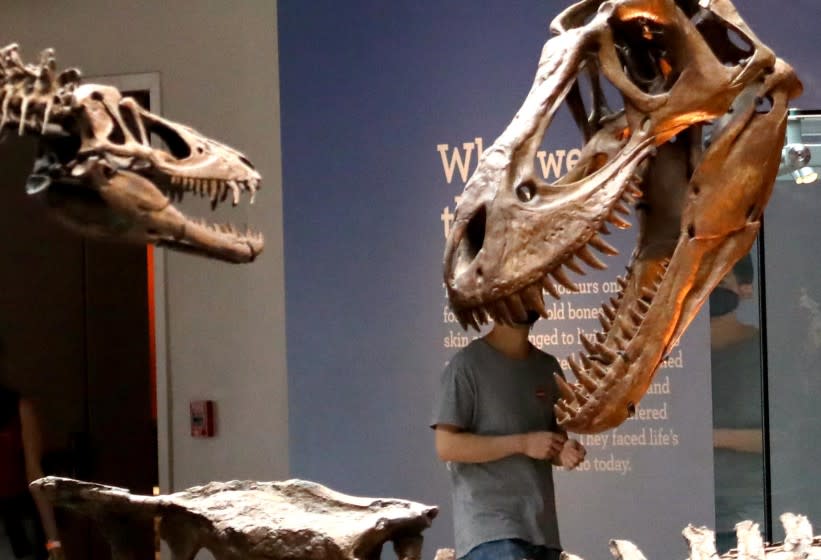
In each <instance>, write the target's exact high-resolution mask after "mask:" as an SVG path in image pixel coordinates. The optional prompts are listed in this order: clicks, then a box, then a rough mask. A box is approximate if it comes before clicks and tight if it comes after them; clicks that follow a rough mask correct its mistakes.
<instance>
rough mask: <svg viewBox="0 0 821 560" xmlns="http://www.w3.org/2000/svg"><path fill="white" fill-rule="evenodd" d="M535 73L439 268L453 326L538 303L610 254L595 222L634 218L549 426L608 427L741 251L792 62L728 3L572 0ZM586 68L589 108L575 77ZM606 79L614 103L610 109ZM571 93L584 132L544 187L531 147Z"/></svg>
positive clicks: (758, 203)
mask: <svg viewBox="0 0 821 560" xmlns="http://www.w3.org/2000/svg"><path fill="white" fill-rule="evenodd" d="M552 29H553V31H554V32H555V33H556V34H557V36H555V37H553V38H551V39H550V40H549V41H548V42H547V43H546V44H545V47H544V49H543V51H542V56H541V59H540V61H539V67H538V70H537V73H536V79H535V81H534V84H533V87H532V88H531V90H530V93H529V94H528V96H527V98H526V99H525V101H524V104H523V105H522V107H521V108H520V110H519V111H518V113H517V114H516V116H515V117H514V119H513V121H512V122H511V123H510V125H509V126H508V127H507V129H506V130H505V131H504V132H503V133H502V135H501V136H500V137H499V138H498V139H497V140H496V142H495V143H494V144H493V145H492V146H491V147H489V148H488V149H487V150H486V151H485V152H484V154H482V157H481V159H480V161H479V164H478V166H477V169H476V171H475V172H474V174H473V176H472V177H471V178H470V180H469V181H468V183H467V185H466V186H465V190H464V193H463V195H462V198H461V201H460V203H459V205H458V206H457V210H456V215H455V219H454V223H453V227H452V229H451V234H450V236H449V238H448V241H447V245H446V247H445V282H446V285H447V289H448V297H449V299H450V302H451V306H452V308H453V310H454V312H455V313H456V315H457V317H459V320H460V322H461V323H462V325H463V326H464V327H467V326H474V327H477V328H478V325H480V324H482V323H485V322H487V321H488V320H490V319H492V320H495V321H499V322H502V323H513V322H516V321H523V320H524V319H525V318H526V315H527V311H528V310H533V311H537V312H539V313H540V314H541V315H542V316H546V311H545V307H544V301H543V290H546V291H547V292H549V293H550V294H552V295H553V296H555V297H558V295H559V294H558V290H557V289H556V284H560V285H562V286H564V287H565V288H567V289H569V290H574V289H576V286H575V284H574V283H573V281H572V280H571V278H570V277H569V276H568V274H567V270H571V271H574V272H577V273H583V272H584V268H583V267H584V265H587V266H591V267H594V268H604V267H605V266H606V265H605V264H604V263H603V262H602V261H601V260H600V259H599V257H598V256H596V254H595V253H594V252H593V251H592V249H595V250H596V251H597V252H600V253H604V254H614V253H615V252H616V251H615V249H614V248H613V247H611V246H610V245H609V244H608V243H607V242H606V241H605V240H604V237H603V236H604V235H606V234H607V233H608V229H607V228H608V225H615V226H616V227H628V226H629V225H630V224H629V222H628V221H627V220H626V219H625V217H624V215H627V214H629V213H630V207H634V209H635V211H636V212H637V214H638V216H639V222H640V232H639V240H638V246H637V248H636V250H635V252H634V254H633V258H632V261H631V263H630V266H629V268H628V273H627V276H626V277H625V278H619V283H620V285H621V287H622V291H621V293H620V294H619V295H618V296H617V297H615V298H613V299H611V301H610V302H608V303H605V304H604V307H603V314H602V327H603V330H602V332H601V333H598V336H597V338H596V341H595V342H591V341H588V340H587V339H585V338H584V337H582V342H583V343H584V344H585V352H583V353H582V354H581V355H580V356H579V359H578V360H576V359H572V358H571V359H570V360H569V363H570V364H571V367H572V369H573V371H574V373H575V375H576V377H577V380H578V382H577V383H574V384H568V383H566V382H564V381H563V380H561V379H559V381H558V382H559V385H560V389H561V391H562V395H563V398H562V400H561V401H560V402H559V403H558V405H557V406H556V415H557V417H558V419H559V422H560V424H561V425H562V426H563V427H564V428H565V429H568V430H571V431H576V432H598V431H602V430H605V429H607V428H611V427H614V426H617V425H619V424H620V423H621V422H623V421H624V420H625V419H627V418H628V417H629V416H630V415H631V414H632V412H633V411H634V409H635V405H636V404H637V403H638V402H639V400H640V399H641V397H642V396H643V395H644V393H645V392H646V390H647V388H648V387H649V385H650V382H651V380H652V378H653V375H654V374H655V372H656V370H657V369H658V367H659V365H660V364H661V362H662V360H663V359H664V357H665V356H666V355H667V354H668V353H669V351H670V349H671V348H672V347H673V345H674V344H675V343H676V341H677V340H678V339H679V337H680V336H681V335H682V333H683V332H684V330H685V329H686V327H687V325H688V324H689V323H690V321H691V320H692V319H693V317H694V316H695V314H696V313H697V311H698V310H699V308H700V307H701V305H702V303H703V302H704V300H705V299H706V298H707V296H708V294H709V292H710V291H711V290H712V288H713V287H714V286H715V285H716V284H717V283H718V282H719V281H720V279H721V278H722V277H723V276H724V275H725V273H726V272H727V271H728V270H729V269H730V267H731V266H732V265H733V263H734V262H735V261H736V260H738V259H739V258H740V257H741V256H742V255H744V254H745V253H746V252H748V251H749V248H750V246H751V244H752V243H753V241H754V239H755V236H756V234H757V232H758V230H759V227H760V221H759V220H760V217H761V214H762V212H763V210H764V206H765V205H766V203H767V201H768V199H769V196H770V193H771V191H772V185H773V183H774V180H775V177H776V174H777V170H778V165H779V161H780V148H781V146H782V144H783V141H784V130H785V126H786V117H787V102H788V100H789V99H791V98H793V97H795V96H797V95H798V94H799V93H800V91H801V84H800V82H799V81H798V79H797V77H796V76H795V74H794V72H793V70H792V69H791V68H790V67H789V66H788V65H787V64H786V63H784V62H783V61H782V60H781V59H777V58H776V57H775V55H774V54H773V53H772V51H770V50H769V49H768V48H767V47H766V46H764V45H763V44H762V43H761V42H760V41H759V40H758V38H757V37H756V36H755V35H754V34H753V33H752V31H751V30H750V29H749V28H748V27H747V25H746V24H745V23H744V22H743V20H742V19H741V18H740V16H739V15H738V13H737V12H736V10H735V8H734V7H733V5H732V4H731V2H730V1H729V0H701V1H696V0H610V1H604V0H585V1H582V2H578V3H577V4H575V5H573V6H572V7H570V8H569V9H567V10H566V11H564V12H563V13H562V14H560V15H559V16H558V17H557V18H556V19H555V20H554V21H553V24H552ZM584 76H587V79H588V82H589V85H590V90H591V92H592V105H591V110H590V112H589V114H588V112H587V111H586V109H585V105H584V102H583V100H582V95H581V87H580V82H581V81H582V79H583V77H584ZM602 77H604V78H605V79H607V80H609V81H610V83H611V84H612V85H613V86H615V88H616V89H618V91H619V92H620V93H621V96H622V99H623V103H624V108H623V109H622V110H620V111H617V112H614V111H611V110H610V109H609V108H608V107H607V103H606V100H605V94H604V88H603V87H602V86H601V84H600V81H601V79H602ZM565 100H566V101H567V103H568V105H569V107H570V109H571V112H572V114H573V116H574V119H575V121H576V123H577V124H578V125H579V127H580V128H581V130H582V132H583V135H584V138H585V142H586V144H585V146H584V148H583V150H582V156H581V159H580V161H579V163H578V165H577V166H576V167H575V168H574V169H573V170H571V171H570V172H569V173H568V175H566V176H565V177H563V178H561V179H559V180H558V181H556V182H555V183H553V184H547V183H545V182H544V181H542V180H541V179H540V178H539V177H537V175H536V173H535V171H534V156H535V153H536V150H537V149H538V147H539V145H540V142H541V140H542V137H543V136H544V134H545V132H546V130H547V128H548V126H549V125H550V122H551V120H552V117H553V115H554V113H555V112H556V111H557V109H558V108H559V107H560V106H561V105H562V103H563V102H564V101H565Z"/></svg>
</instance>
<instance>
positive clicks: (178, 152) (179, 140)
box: [143, 114, 202, 160]
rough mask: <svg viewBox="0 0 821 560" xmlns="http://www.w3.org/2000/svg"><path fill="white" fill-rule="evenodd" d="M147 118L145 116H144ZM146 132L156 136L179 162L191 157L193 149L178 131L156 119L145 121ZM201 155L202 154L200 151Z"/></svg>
mask: <svg viewBox="0 0 821 560" xmlns="http://www.w3.org/2000/svg"><path fill="white" fill-rule="evenodd" d="M143 117H145V114H143ZM144 122H145V125H146V126H145V129H146V132H147V133H148V134H149V135H150V134H156V135H157V136H158V137H159V138H160V139H161V140H162V141H163V143H164V144H165V146H166V147H167V148H168V153H169V154H171V155H172V156H173V157H174V158H176V159H178V160H184V159H187V158H189V157H191V153H192V148H191V146H190V145H189V143H188V142H186V140H185V139H184V138H183V137H182V136H180V135H179V134H178V133H177V131H176V130H174V129H173V128H171V127H169V126H166V125H165V124H164V123H162V122H160V121H158V120H155V119H144ZM199 153H202V151H200V152H199Z"/></svg>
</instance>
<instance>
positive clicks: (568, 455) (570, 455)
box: [553, 439, 587, 470]
mask: <svg viewBox="0 0 821 560" xmlns="http://www.w3.org/2000/svg"><path fill="white" fill-rule="evenodd" d="M586 455H587V449H585V448H584V446H583V445H582V444H581V442H579V441H578V440H575V439H568V440H567V441H566V442H565V443H564V446H563V447H562V450H561V452H560V453H559V454H558V455H557V456H556V457H555V458H554V459H553V464H554V465H556V466H557V467H564V468H565V469H567V470H573V469H575V468H576V467H578V466H579V465H580V464H581V463H582V461H584V458H585V456H586Z"/></svg>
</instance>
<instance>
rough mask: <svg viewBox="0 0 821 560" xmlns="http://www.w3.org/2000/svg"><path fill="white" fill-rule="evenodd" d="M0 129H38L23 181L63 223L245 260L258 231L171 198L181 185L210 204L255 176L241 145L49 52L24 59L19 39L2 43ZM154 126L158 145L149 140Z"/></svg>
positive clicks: (256, 246)
mask: <svg viewBox="0 0 821 560" xmlns="http://www.w3.org/2000/svg"><path fill="white" fill-rule="evenodd" d="M0 88H1V89H0V95H2V98H1V99H2V101H0V111H2V116H0V128H5V129H12V130H14V131H15V132H17V133H18V134H21V135H22V134H31V135H36V136H38V137H39V139H40V147H41V150H40V151H41V154H40V156H39V157H38V159H37V161H36V162H35V165H34V171H33V172H32V174H31V175H30V177H29V179H28V182H27V190H28V192H29V193H30V194H32V195H34V196H38V197H40V198H42V199H43V200H44V201H45V202H46V204H47V205H48V206H49V208H51V209H52V211H53V212H54V214H55V215H56V216H57V217H58V219H60V221H62V222H63V223H64V224H65V225H66V226H68V227H69V228H71V229H74V230H76V231H79V232H80V233H82V234H84V235H88V236H91V237H96V238H102V239H115V240H117V239H119V240H125V241H131V242H136V243H154V244H157V245H160V246H165V247H169V248H172V249H177V250H182V251H186V252H192V253H197V254H200V255H204V256H207V257H211V258H216V259H221V260H226V261H230V262H248V261H252V260H253V259H254V258H255V257H256V256H257V255H258V254H259V253H260V252H261V251H262V248H263V240H262V237H261V236H260V235H258V234H255V233H252V232H250V231H245V232H240V231H238V230H237V229H236V228H234V227H233V226H230V225H213V224H208V223H206V222H204V221H201V220H192V219H190V218H188V217H187V216H185V215H184V214H183V213H182V212H180V211H179V210H177V209H176V208H175V207H174V206H173V205H172V204H171V200H177V201H179V200H182V198H183V195H184V194H185V193H187V192H190V193H194V194H198V195H200V196H202V197H207V198H208V199H210V201H211V205H212V208H215V207H216V206H217V204H218V203H219V202H222V201H224V200H226V199H227V198H229V197H230V198H231V201H232V203H233V204H234V205H237V204H238V203H239V200H240V195H241V194H242V193H249V194H250V196H251V200H252V201H253V196H254V194H255V193H256V191H257V190H258V188H259V184H260V175H259V173H257V172H256V171H255V170H254V168H253V166H252V165H251V163H250V162H249V161H248V160H247V159H246V158H245V157H244V156H243V155H242V154H240V153H239V152H236V151H234V150H232V149H231V148H229V147H227V146H224V145H222V144H220V143H218V142H216V141H214V140H211V139H209V138H207V137H205V136H203V135H201V134H199V133H198V132H196V131H195V130H193V129H191V128H188V127H186V126H183V125H180V124H178V123H175V122H172V121H169V120H166V119H163V118H161V117H159V116H157V115H154V114H153V113H151V112H149V111H146V110H145V109H143V108H142V107H140V106H139V105H138V104H137V102H136V101H134V100H133V99H132V98H129V97H123V96H122V95H121V94H120V92H119V91H118V90H117V89H116V88H113V87H108V86H102V85H95V84H81V83H80V72H79V71H78V70H76V69H69V70H65V71H63V72H61V73H59V74H58V73H57V71H56V62H55V58H54V53H53V51H51V50H46V51H44V52H43V53H42V55H41V57H40V61H39V63H38V64H24V63H23V61H22V60H21V59H20V56H19V54H18V47H17V45H9V46H7V47H5V48H3V49H2V50H0ZM151 135H156V136H157V137H158V138H160V139H161V140H162V141H163V143H164V144H165V148H156V147H154V146H152V145H151V142H150V139H151Z"/></svg>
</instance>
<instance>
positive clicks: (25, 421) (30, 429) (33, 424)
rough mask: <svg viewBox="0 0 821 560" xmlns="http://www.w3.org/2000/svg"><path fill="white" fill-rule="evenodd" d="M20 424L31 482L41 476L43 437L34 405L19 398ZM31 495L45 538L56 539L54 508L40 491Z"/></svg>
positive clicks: (27, 472) (28, 477)
mask: <svg viewBox="0 0 821 560" xmlns="http://www.w3.org/2000/svg"><path fill="white" fill-rule="evenodd" d="M20 424H21V426H22V432H23V451H24V453H25V460H26V478H27V479H28V481H29V482H32V481H34V480H37V479H38V478H42V477H43V467H42V464H41V462H42V456H43V437H42V433H41V432H40V422H39V420H38V418H37V413H36V412H35V410H34V405H33V404H32V403H31V401H29V400H27V399H20ZM31 495H32V497H33V498H34V503H35V504H36V505H37V511H39V513H40V520H41V521H42V522H43V530H44V531H45V532H46V538H47V539H48V540H49V541H56V540H57V538H58V535H57V523H56V522H55V520H54V509H53V508H52V507H51V504H50V503H49V502H48V500H46V498H45V496H43V495H42V494H40V492H37V491H36V490H34V489H32V490H31Z"/></svg>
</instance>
